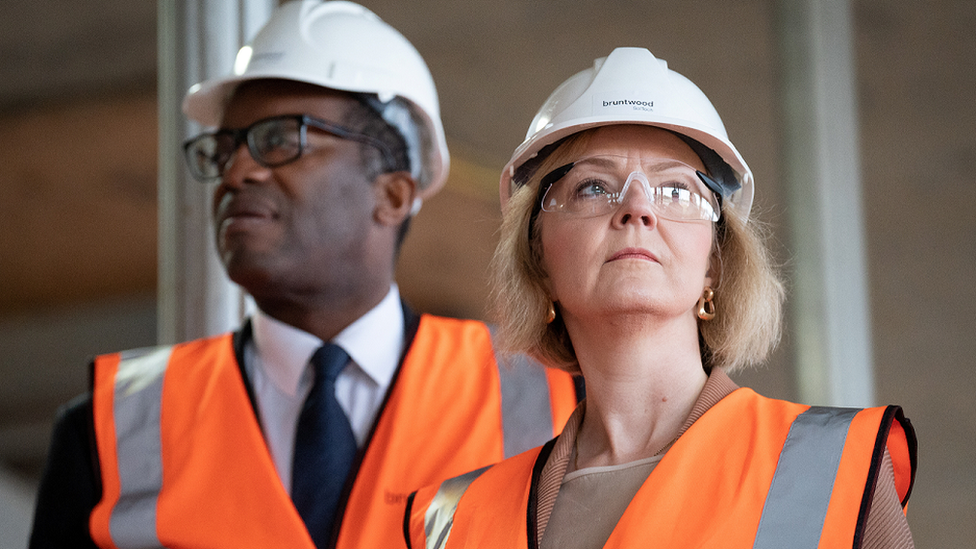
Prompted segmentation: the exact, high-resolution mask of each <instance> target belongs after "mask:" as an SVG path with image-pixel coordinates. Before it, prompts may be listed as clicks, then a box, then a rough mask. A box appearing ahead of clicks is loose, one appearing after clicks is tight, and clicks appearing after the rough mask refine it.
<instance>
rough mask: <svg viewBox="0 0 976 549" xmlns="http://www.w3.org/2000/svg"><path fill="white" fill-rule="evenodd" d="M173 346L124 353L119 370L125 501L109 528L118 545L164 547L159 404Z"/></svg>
mask: <svg viewBox="0 0 976 549" xmlns="http://www.w3.org/2000/svg"><path fill="white" fill-rule="evenodd" d="M172 351H173V348H172V347H159V348H154V349H142V350H138V351H129V352H125V353H122V361H121V363H120V364H119V370H118V373H117V374H116V376H115V402H114V410H113V414H114V420H115V443H116V456H117V459H118V468H119V485H120V493H119V501H118V503H117V504H116V505H115V507H114V508H113V509H112V516H111V519H110V521H109V530H110V532H111V534H112V541H114V542H115V545H116V546H117V547H119V548H120V549H121V548H129V547H161V544H160V542H159V538H158V537H157V536H156V501H157V498H158V496H159V491H160V489H162V486H163V458H162V448H161V444H162V439H161V434H160V423H159V410H160V408H161V406H162V396H163V372H165V371H166V365H167V364H168V363H169V357H170V354H171V353H172Z"/></svg>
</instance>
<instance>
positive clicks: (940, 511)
mask: <svg viewBox="0 0 976 549" xmlns="http://www.w3.org/2000/svg"><path fill="white" fill-rule="evenodd" d="M363 3H364V4H365V5H366V6H367V7H369V8H370V9H372V10H373V11H375V12H376V13H377V14H378V15H380V16H381V17H382V18H383V19H385V20H386V21H388V22H390V23H391V24H392V25H393V26H395V27H396V28H398V29H399V30H400V31H401V32H403V33H404V34H405V35H406V36H407V37H408V38H409V39H410V40H411V41H412V42H413V43H414V45H416V46H417V48H418V49H419V50H420V52H421V53H422V54H423V56H424V57H425V58H426V60H427V62H428V64H429V66H430V68H431V71H432V72H433V74H434V78H435V80H436V81H437V84H438V90H439V92H440V96H441V108H442V111H443V112H442V114H443V119H444V124H445V127H446V131H447V134H448V139H449V144H450V146H451V151H452V155H453V160H454V162H453V165H452V172H451V178H450V180H449V182H448V184H447V187H446V189H445V190H444V191H443V192H441V193H440V194H439V195H438V196H436V197H435V198H433V199H432V200H429V201H428V202H427V203H426V204H425V205H424V209H423V211H422V212H421V213H420V215H419V216H418V218H417V219H416V220H415V223H414V225H413V228H412V231H411V234H410V236H409V237H408V239H407V243H406V245H405V248H404V251H403V254H402V258H401V261H400V268H399V273H398V277H399V282H400V285H401V288H402V290H403V293H404V294H405V296H406V297H407V299H408V300H409V301H410V302H411V304H412V305H414V306H415V308H417V309H419V310H423V311H428V312H434V313H440V314H446V315H454V316H463V317H474V318H484V315H485V311H484V305H485V298H486V295H487V288H486V286H485V268H486V266H487V263H488V260H489V257H490V254H491V252H492V250H493V249H494V243H495V241H496V230H497V227H498V222H499V214H498V206H497V176H498V172H499V171H500V169H501V167H502V166H503V165H504V163H505V162H506V161H507V160H508V157H509V155H510V153H511V151H512V150H513V149H514V148H515V147H516V146H517V145H518V143H519V142H521V140H522V138H523V137H524V133H525V129H526V128H527V126H528V123H529V121H530V120H531V118H532V116H533V115H534V113H535V110H536V109H537V108H538V106H539V105H540V104H541V103H542V101H543V100H544V99H545V97H546V96H547V95H548V93H549V92H550V91H551V90H552V89H553V88H555V86H556V85H557V84H559V83H560V82H562V81H563V80H564V79H565V78H566V77H568V76H569V75H571V74H573V73H575V72H576V71H579V70H581V69H583V68H585V67H587V66H588V65H589V64H590V63H591V62H592V60H593V59H594V58H596V57H601V56H604V55H606V54H608V53H609V52H610V51H611V50H612V49H613V48H614V47H616V46H620V45H633V46H644V47H647V48H649V49H650V50H651V51H652V52H654V53H655V54H656V55H657V56H658V57H660V58H663V59H666V60H667V61H668V63H669V65H670V67H671V68H673V69H675V70H677V71H679V72H681V73H682V74H684V75H686V76H688V77H689V78H691V79H692V80H693V81H694V82H696V83H697V84H698V85H699V86H700V87H701V88H702V89H703V90H704V91H705V93H706V94H708V95H709V97H710V98H711V99H712V101H713V102H714V103H715V106H716V108H717V109H718V110H719V112H720V113H721V114H722V116H723V118H724V120H725V124H726V127H727V128H728V131H729V134H730V137H731V139H732V141H733V142H734V143H735V144H736V145H737V147H738V148H739V150H740V151H741V152H742V154H743V156H744V157H745V158H746V159H747V161H748V162H749V163H750V165H751V167H752V168H753V170H754V172H755V175H756V181H757V203H756V206H755V207H754V210H753V211H754V215H755V216H756V218H758V219H759V220H761V221H762V222H764V223H766V224H768V225H769V226H770V228H771V230H772V237H773V238H772V240H771V244H772V246H773V248H774V250H775V252H776V254H777V257H778V258H779V259H780V261H781V262H782V263H783V265H784V269H785V270H786V273H787V276H788V278H789V279H790V280H795V278H796V273H795V272H794V271H793V270H791V269H793V267H794V266H795V262H794V261H793V260H794V258H795V255H794V254H795V252H794V248H793V247H792V244H791V243H792V242H793V241H794V240H795V238H794V237H795V236H796V235H793V234H791V230H790V225H789V217H790V215H791V211H790V208H796V207H802V206H799V205H792V204H788V203H787V193H788V189H789V185H790V181H788V180H786V179H785V178H784V177H783V172H784V166H783V161H782V152H783V151H782V138H781V136H782V130H783V127H782V126H783V117H782V110H783V107H782V105H781V102H780V95H779V94H780V90H781V89H782V85H783V82H782V79H781V76H782V75H783V74H784V73H785V72H786V71H785V69H786V68H787V67H783V66H782V61H781V57H780V56H779V53H778V51H777V47H778V46H777V44H778V43H779V41H780V39H781V38H782V37H781V36H779V35H778V33H779V32H780V31H779V29H780V28H782V27H781V25H780V24H779V21H778V19H777V17H778V15H777V14H778V11H777V3H776V2H774V1H772V0H767V1H761V0H741V1H736V2H728V1H725V0H704V1H699V2H680V1H677V0H672V1H649V0H643V1H637V0H600V1H596V0H592V1H590V0H585V1H584V0H575V1H570V0H550V1H534V0H485V1H482V2H457V1H451V0H416V1H409V2H408V1H404V0H364V1H363ZM851 5H852V10H853V12H852V24H853V51H854V63H855V75H856V97H855V98H854V99H855V102H856V105H857V107H858V113H857V116H858V123H859V132H858V136H857V138H858V141H859V147H860V165H861V171H862V185H863V188H862V203H863V205H864V231H865V232H864V236H865V246H866V264H867V268H868V279H867V286H868V292H869V302H868V304H869V311H870V319H871V328H870V333H871V341H870V349H871V351H872V354H873V358H874V371H875V400H876V402H877V403H878V404H887V403H897V404H900V405H902V406H903V407H904V408H905V410H906V413H907V415H908V417H910V418H911V420H912V421H913V423H914V425H915V426H916V429H917V430H918V435H919V444H920V450H919V460H920V465H919V472H918V479H917V484H916V488H915V492H914V494H913V497H912V503H911V505H910V508H909V510H910V512H909V522H910V524H911V526H912V529H913V532H914V535H915V539H916V543H917V545H918V546H919V547H930V548H950V547H974V546H976V545H974V544H976V542H974V540H976V472H974V466H973V464H974V461H976V405H974V402H973V393H974V388H976V284H974V282H976V277H974V275H973V273H974V270H976V214H974V209H976V93H974V90H976V32H974V31H973V29H974V28H976V2H972V1H971V0H941V1H938V0H931V1H917V0H853V1H852V2H851ZM156 19H157V6H156V4H155V3H153V2H146V1H140V2H132V1H128V0H89V1H87V2H73V1H68V0H34V1H32V2H18V3H5V4H4V5H3V7H0V351H2V352H0V376H2V379H3V383H0V548H2V547H21V546H23V544H24V540H25V539H26V538H25V536H26V532H27V531H28V528H29V523H30V516H31V506H32V498H33V492H34V489H35V487H36V482H37V480H38V477H39V475H40V471H41V467H42V465H43V460H44V457H45V454H46V451H47V444H48V437H49V435H50V425H51V420H52V419H53V416H54V414H55V411H56V409H57V407H58V406H59V405H60V404H62V403H64V402H65V401H67V400H68V399H70V398H71V397H72V396H74V395H76V394H79V393H81V392H82V391H84V390H85V388H86V386H87V363H88V361H89V359H90V357H91V356H93V355H94V354H97V353H103V352H111V351H116V350H121V349H124V348H130V347H138V346H144V345H151V344H154V343H155V341H156V328H157V326H156V301H155V300H156V296H155V285H156V273H157V264H156V257H157V255H156V245H157V214H156V212H157V198H156V197H157V192H156V174H157V152H156V151H157V127H158V123H157V101H156V85H157V80H156V60H157V56H156V39H157V35H156V32H157V31H156V29H157V26H156V25H157V20H156ZM828 207H829V205H828ZM793 312H794V313H795V312H796V311H793ZM794 330H795V326H793V325H788V326H787V333H786V335H785V337H784V340H783V343H782V344H781V346H780V348H779V349H778V350H777V352H776V353H775V355H774V356H773V358H772V359H771V360H770V362H769V364H768V365H767V366H765V367H763V368H761V369H757V370H754V371H751V372H747V373H746V374H743V375H741V376H738V379H737V380H738V381H739V382H740V383H741V384H744V385H749V386H752V387H754V388H756V389H757V390H759V391H760V392H762V393H765V394H767V395H769V396H773V397H780V398H794V399H795V398H797V388H796V375H795V372H794V369H793V366H794V364H796V362H797V357H796V334H795V331H794Z"/></svg>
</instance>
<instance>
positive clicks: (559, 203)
mask: <svg viewBox="0 0 976 549" xmlns="http://www.w3.org/2000/svg"><path fill="white" fill-rule="evenodd" d="M709 179H710V178H709V177H708V175H707V174H705V173H703V172H701V171H699V170H696V169H695V168H694V167H692V166H689V165H688V164H685V163H684V162H680V161H677V160H671V159H654V160H651V161H648V162H644V163H642V164H641V165H640V167H639V168H638V169H636V170H635V169H633V159H632V158H631V157H627V156H616V155H595V156H588V157H585V158H582V159H580V160H577V161H575V162H571V163H569V164H566V165H563V166H560V167H558V168H556V169H555V170H553V171H551V172H549V173H548V174H546V176H545V177H543V178H542V182H541V184H540V193H542V195H543V196H542V204H541V206H542V211H545V212H551V213H560V214H567V215H572V216H576V217H596V216H600V215H606V214H609V213H613V212H615V211H617V209H618V208H619V207H620V205H621V204H623V202H624V201H625V200H626V198H627V193H628V191H629V190H630V188H631V184H632V183H634V182H636V183H637V185H638V186H639V187H640V188H641V189H643V191H644V196H645V197H646V198H647V201H648V202H649V203H650V205H651V209H652V210H653V211H654V213H655V214H656V215H658V216H659V217H663V218H665V219H670V220H673V221H718V220H719V218H720V217H721V205H720V201H719V198H718V197H717V195H716V194H715V193H714V192H712V191H711V190H710V189H709V188H708V185H707V183H706V182H707V181H709ZM712 185H713V186H714V185H716V184H715V183H712Z"/></svg>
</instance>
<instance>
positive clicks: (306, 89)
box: [221, 79, 357, 127]
mask: <svg viewBox="0 0 976 549" xmlns="http://www.w3.org/2000/svg"><path fill="white" fill-rule="evenodd" d="M356 102H357V101H356V99H355V97H354V96H353V94H351V93H349V92H345V91H339V90H334V89H330V88H324V87H322V86H316V85H314V84H309V83H306V82H297V81H293V80H283V79H256V80H248V81H245V82H242V83H240V84H239V85H238V86H237V87H236V88H234V90H233V91H232V92H231V93H230V96H229V97H228V99H227V101H226V102H225V108H224V112H223V115H222V117H221V119H222V123H221V126H225V127H230V126H237V125H240V123H241V121H242V120H244V121H246V120H247V119H253V120H259V119H261V118H266V117H268V116H277V115H282V114H309V115H313V116H317V117H319V118H325V119H327V120H332V121H336V122H339V121H341V120H342V119H343V118H344V115H345V114H346V112H347V111H348V109H349V108H350V107H352V106H354V105H355V104H356ZM253 120H252V121H253Z"/></svg>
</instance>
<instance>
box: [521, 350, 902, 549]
mask: <svg viewBox="0 0 976 549" xmlns="http://www.w3.org/2000/svg"><path fill="white" fill-rule="evenodd" d="M738 388H739V387H738V385H736V384H735V382H733V381H732V380H731V379H729V376H728V375H727V374H726V373H725V372H724V371H722V369H721V368H715V369H714V370H712V373H711V375H710V376H708V381H706V382H705V387H704V388H703V389H702V392H701V394H700V395H698V400H697V401H696V402H695V405H694V407H693V408H692V411H691V414H690V415H689V416H688V419H686V420H685V422H684V424H683V425H682V426H681V429H680V432H679V436H680V435H681V434H683V433H684V432H685V431H686V430H687V429H688V427H690V426H691V425H692V424H693V423H694V422H695V421H697V420H698V418H700V417H701V416H702V415H703V414H704V413H705V412H706V411H708V409H709V408H711V407H712V406H713V405H715V404H716V403H718V401H720V400H722V398H724V397H725V396H726V395H728V394H729V393H731V392H732V391H734V390H736V389H738ZM585 407H586V402H585V401H584V402H582V403H580V405H579V406H578V407H577V408H576V411H575V412H573V415H572V416H570V418H569V420H568V421H567V422H566V427H565V428H564V429H563V431H562V433H560V435H559V437H558V438H557V439H556V444H555V446H554V447H553V449H552V453H551V454H550V455H549V459H548V461H546V464H545V466H544V467H543V469H542V473H541V474H540V476H539V490H538V508H537V518H538V521H537V531H536V539H537V540H538V541H539V547H540V548H551V547H560V548H563V547H566V548H574V547H587V548H592V547H602V546H603V544H604V543H605V542H606V540H607V539H608V538H609V537H610V534H611V533H612V532H613V528H614V526H616V523H617V521H619V520H620V517H621V516H622V515H623V512H624V510H625V509H626V508H627V506H628V505H629V504H630V500H631V499H633V497H634V495H635V494H636V493H637V489H639V488H640V484H641V483H643V480H644V479H646V478H647V475H648V474H650V470H648V471H647V474H644V475H643V478H641V479H640V483H638V484H637V485H636V487H634V489H633V491H629V488H621V492H618V493H613V494H612V497H611V498H610V499H612V498H618V501H617V502H616V503H614V504H613V505H612V507H613V508H614V509H617V508H619V509H620V511H619V513H618V512H616V511H613V513H611V512H610V510H609V509H607V510H606V512H604V513H603V515H602V520H603V522H606V521H608V520H610V519H612V521H613V524H612V525H610V526H609V529H607V526H606V525H605V524H602V523H601V525H599V526H593V529H594V530H599V531H598V532H593V533H590V532H583V531H584V530H589V529H591V522H590V521H591V520H592V519H591V516H592V515H587V514H585V513H575V514H574V511H578V510H579V509H580V508H578V507H574V506H572V505H568V504H567V505H563V504H562V503H558V500H559V499H560V498H562V490H563V489H565V488H564V486H565V481H564V479H566V478H570V480H572V477H570V476H569V475H566V470H567V469H568V467H569V462H570V459H571V458H572V456H573V453H574V450H573V444H574V442H575V440H576V433H577V432H578V431H579V427H580V424H581V423H582V420H583V414H584V410H585ZM669 447H670V445H669V446H668V447H666V448H664V450H662V452H661V453H660V454H658V455H657V456H655V457H654V458H655V459H656V460H657V461H660V458H661V457H662V456H663V455H664V453H665V452H667V450H668V448H669ZM642 461H644V460H642ZM657 461H654V464H656V463H657ZM634 463H635V464H637V463H640V462H634ZM627 465H629V464H624V465H623V466H622V467H623V469H624V470H626V467H627ZM591 469H603V468H591ZM638 469H639V468H638ZM651 469H653V466H652V467H651ZM586 471H587V469H582V470H580V471H577V472H578V473H585V472H586ZM640 474H641V473H640V472H638V471H633V472H632V475H633V477H639V476H640ZM611 476H614V475H611ZM626 477H627V474H626V473H624V474H621V475H620V478H618V479H614V480H613V481H612V482H617V483H619V484H622V485H628V486H629V483H631V482H635V479H634V478H630V479H627V478H626ZM581 487H582V489H585V488H586V487H585V486H583V485H577V486H575V487H574V490H573V491H574V492H576V493H575V495H573V496H572V497H573V499H580V495H579V493H578V489H579V488H581ZM594 494H595V495H594V497H595V498H602V497H605V494H604V495H602V496H601V495H598V494H596V493H594ZM557 496H558V497H557ZM584 499H585V498H584ZM601 504H604V505H607V506H608V507H610V506H611V505H610V504H608V503H607V502H605V501H604V502H601ZM557 506H559V507H560V509H559V510H558V511H557V510H556V509H555V508H556V507H557ZM557 512H558V515H571V516H557ZM550 523H551V524H552V529H553V531H552V532H549V531H547V528H548V526H549V525H550ZM581 525H585V527H581ZM567 530H568V531H567ZM604 531H605V532H604ZM550 536H552V537H553V541H554V543H552V544H551V545H550V542H549V541H548V540H547V538H548V537H550ZM584 536H586V539H587V540H596V543H595V544H590V545H584V544H582V538H583V537H584ZM601 536H602V537H601ZM577 538H579V539H580V544H579V545H576V541H575V540H576V539H577ZM563 539H568V540H570V541H569V542H567V545H563V544H561V542H562V540H563ZM556 540H559V543H555V541H556ZM861 547H862V548H863V549H912V548H914V547H915V543H914V541H913V540H912V534H911V531H910V530H909V529H908V521H907V520H906V518H905V514H904V513H903V512H902V508H901V501H900V500H899V498H898V492H897V490H896V489H895V472H894V468H893V465H892V462H891V456H890V455H889V454H888V450H887V449H886V450H885V453H884V459H883V461H882V462H881V467H880V470H879V472H878V479H877V481H876V483H875V487H874V494H873V496H872V499H871V506H870V509H869V511H868V519H867V524H866V525H865V530H864V539H863V541H862V543H861Z"/></svg>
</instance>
